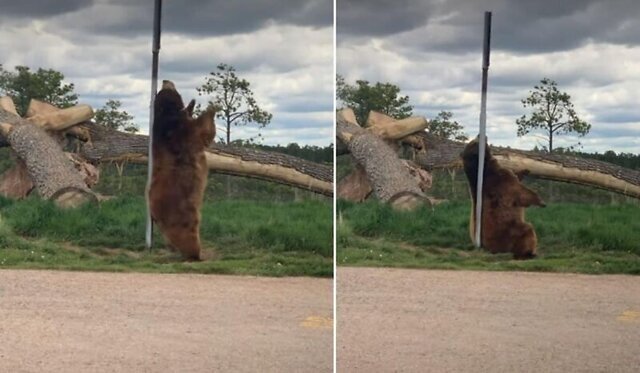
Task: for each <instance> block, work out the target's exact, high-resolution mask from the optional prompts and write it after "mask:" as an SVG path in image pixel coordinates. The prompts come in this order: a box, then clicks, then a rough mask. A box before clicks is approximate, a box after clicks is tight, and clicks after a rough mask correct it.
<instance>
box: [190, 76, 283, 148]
mask: <svg viewBox="0 0 640 373" xmlns="http://www.w3.org/2000/svg"><path fill="white" fill-rule="evenodd" d="M197 91H198V94H199V95H201V96H202V95H212V96H213V97H211V99H210V100H209V102H208V105H213V106H216V107H218V108H220V110H219V111H218V113H217V115H216V118H218V119H220V120H221V121H222V122H223V123H224V127H225V130H224V131H225V132H226V143H227V144H230V143H231V127H232V126H244V125H247V124H250V123H255V124H257V125H258V128H264V127H265V126H266V125H268V124H269V123H270V122H271V118H272V115H271V114H270V113H269V112H267V111H265V110H262V109H261V108H260V106H259V105H258V103H257V102H256V100H255V98H254V97H253V91H251V88H250V83H249V82H248V81H247V80H245V79H240V78H239V77H238V76H237V75H236V69H235V68H234V67H233V66H230V65H227V64H224V63H221V64H219V65H218V66H217V70H216V71H213V72H211V73H210V74H209V76H208V77H207V78H206V80H205V83H204V84H203V85H202V86H200V87H199V88H197ZM258 137H262V135H261V134H260V133H259V134H258Z"/></svg>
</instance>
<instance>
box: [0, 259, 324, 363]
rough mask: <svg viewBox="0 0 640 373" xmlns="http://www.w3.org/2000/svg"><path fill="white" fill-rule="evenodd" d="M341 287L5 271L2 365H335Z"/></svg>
mask: <svg viewBox="0 0 640 373" xmlns="http://www.w3.org/2000/svg"><path fill="white" fill-rule="evenodd" d="M332 288H333V287H332V281H331V280H330V279H312V278H256V277H240V276H214V275H183V274H181V275H168V274H117V273H87V272H56V271H22V270H0V372H45V371H47V372H330V371H331V370H332V366H333V364H332V356H333V354H332V353H333V349H332V342H333V332H332V327H331V320H330V317H331V315H332V291H333V290H332Z"/></svg>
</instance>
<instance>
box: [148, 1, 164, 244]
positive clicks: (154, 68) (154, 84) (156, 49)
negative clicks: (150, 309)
mask: <svg viewBox="0 0 640 373" xmlns="http://www.w3.org/2000/svg"><path fill="white" fill-rule="evenodd" d="M161 16H162V0H155V6H154V9H153V45H152V47H151V54H152V56H153V57H152V62H151V102H150V104H149V156H148V159H149V161H148V162H147V189H146V190H147V193H149V188H150V186H151V173H152V170H153V136H152V134H153V107H154V102H155V99H156V93H157V91H158V55H159V53H160V18H161ZM145 238H146V246H147V249H150V248H151V246H152V245H153V221H152V220H151V209H150V206H149V198H147V231H146V236H145Z"/></svg>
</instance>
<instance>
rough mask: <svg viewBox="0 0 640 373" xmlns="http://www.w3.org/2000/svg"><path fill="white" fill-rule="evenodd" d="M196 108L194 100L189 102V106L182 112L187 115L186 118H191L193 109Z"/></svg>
mask: <svg viewBox="0 0 640 373" xmlns="http://www.w3.org/2000/svg"><path fill="white" fill-rule="evenodd" d="M195 106H196V100H191V102H189V105H187V107H185V108H184V111H185V112H186V113H187V117H189V118H191V117H192V116H193V108H194V107H195Z"/></svg>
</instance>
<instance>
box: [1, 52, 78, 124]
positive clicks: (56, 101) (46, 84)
mask: <svg viewBox="0 0 640 373" xmlns="http://www.w3.org/2000/svg"><path fill="white" fill-rule="evenodd" d="M73 90H74V85H73V83H69V84H65V83H64V74H62V73H61V72H59V71H55V70H52V69H42V68H39V69H38V70H37V71H36V72H32V71H31V69H30V68H29V67H27V66H16V67H15V71H7V70H5V69H4V68H3V67H2V65H0V92H1V93H2V94H3V95H8V96H11V98H13V102H14V103H15V105H16V110H17V111H18V113H19V114H20V115H21V116H24V115H25V114H26V112H27V108H28V106H29V101H31V99H32V98H34V99H37V100H41V101H45V102H48V103H50V104H52V105H54V106H57V107H61V108H65V107H70V106H73V105H75V104H77V103H78V95H77V94H76V93H74V92H73Z"/></svg>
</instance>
